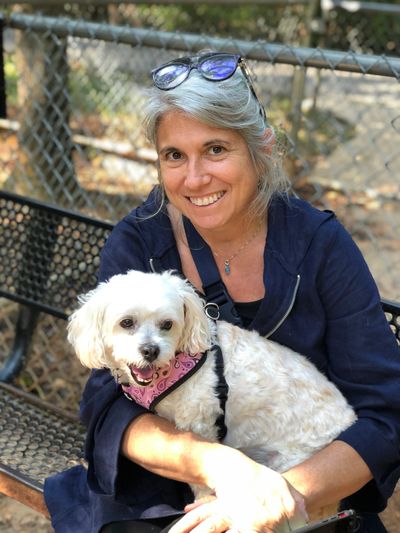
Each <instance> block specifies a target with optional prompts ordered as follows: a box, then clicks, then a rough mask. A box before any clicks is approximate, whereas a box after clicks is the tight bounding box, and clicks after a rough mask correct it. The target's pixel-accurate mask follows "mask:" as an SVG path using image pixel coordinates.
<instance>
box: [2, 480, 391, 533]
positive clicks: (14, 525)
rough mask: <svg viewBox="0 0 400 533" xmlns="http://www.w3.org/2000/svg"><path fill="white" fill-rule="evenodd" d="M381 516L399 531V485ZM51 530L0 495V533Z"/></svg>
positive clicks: (44, 521)
mask: <svg viewBox="0 0 400 533" xmlns="http://www.w3.org/2000/svg"><path fill="white" fill-rule="evenodd" d="M382 518H383V520H384V523H385V526H386V528H387V530H388V532H389V533H399V531H400V487H399V489H398V490H397V491H396V492H395V494H394V496H393V497H392V498H391V500H390V502H389V506H388V508H387V509H386V510H385V512H384V513H382ZM52 531H54V530H53V528H52V527H51V525H50V522H49V521H48V520H47V519H45V518H44V517H43V516H42V515H40V514H39V513H36V512H34V511H31V510H30V509H29V508H28V507H25V506H24V505H22V504H20V503H18V502H16V501H14V500H11V499H10V498H6V497H4V496H0V533H51V532H52ZM77 533H79V532H77Z"/></svg>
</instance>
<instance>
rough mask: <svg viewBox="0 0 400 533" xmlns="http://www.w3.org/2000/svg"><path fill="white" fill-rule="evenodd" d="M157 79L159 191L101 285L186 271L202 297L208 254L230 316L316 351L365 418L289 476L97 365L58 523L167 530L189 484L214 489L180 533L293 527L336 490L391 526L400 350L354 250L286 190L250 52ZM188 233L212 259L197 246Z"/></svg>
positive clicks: (149, 124)
mask: <svg viewBox="0 0 400 533" xmlns="http://www.w3.org/2000/svg"><path fill="white" fill-rule="evenodd" d="M153 80H154V85H155V87H154V88H153V89H152V91H151V94H150V97H149V103H148V105H147V109H146V120H145V127H146V130H147V133H148V136H149V138H150V139H151V140H152V142H153V143H154V145H155V147H156V149H157V153H158V168H159V180H160V185H159V186H158V187H156V189H155V190H154V191H152V193H151V194H150V196H149V198H148V199H147V200H146V201H145V203H144V204H143V205H142V206H140V207H138V208H137V209H135V210H133V211H132V213H130V214H129V215H128V216H127V217H126V218H124V219H123V220H122V221H121V222H120V223H119V224H118V225H117V226H116V228H115V229H114V231H113V233H112V235H111V237H110V238H109V240H108V242H107V244H106V246H105V248H104V250H103V253H102V259H101V266H100V272H99V281H105V280H107V279H109V278H110V277H111V276H112V275H114V274H119V273H124V272H126V271H127V270H130V269H137V270H142V271H151V270H152V271H163V270H168V269H175V270H177V272H178V273H180V274H182V275H184V276H185V277H186V278H188V279H189V280H190V281H191V283H192V284H193V285H194V286H195V287H197V289H198V290H199V291H203V290H206V289H205V283H204V279H203V272H204V267H205V263H207V265H211V264H212V266H213V268H214V271H216V272H218V276H219V281H218V284H217V285H218V287H222V293H221V294H222V295H223V296H224V297H226V298H227V301H228V304H229V303H232V302H233V308H232V307H231V308H230V307H229V305H228V308H227V309H228V311H227V313H226V314H225V315H224V318H225V319H228V320H229V319H230V318H232V319H233V320H237V319H238V318H239V319H241V323H242V326H243V327H246V328H249V329H255V330H257V331H258V332H259V333H260V334H261V335H266V336H269V337H270V338H271V339H273V340H275V341H277V342H280V343H281V344H284V345H287V346H289V347H290V348H292V349H294V350H295V351H298V352H300V353H302V354H304V355H306V356H307V357H308V358H309V359H310V360H312V361H313V362H314V363H315V364H316V365H317V367H318V368H319V369H320V370H322V371H323V372H324V373H326V374H327V375H328V376H329V377H330V379H332V380H333V381H334V382H335V383H336V385H337V386H338V387H339V388H340V389H341V391H342V392H343V394H344V395H345V396H346V397H347V399H348V400H349V402H350V403H351V404H352V405H353V407H354V409H355V410H356V412H357V415H358V421H357V422H356V423H355V424H354V425H353V426H351V427H350V428H349V429H348V430H346V431H345V432H343V433H342V434H341V435H339V437H338V438H337V440H335V441H334V442H332V443H331V444H330V445H329V446H328V447H327V448H325V449H324V450H322V451H321V452H319V453H317V454H316V455H314V456H313V457H312V458H310V459H309V460H307V461H306V462H305V463H302V464H300V465H298V466H296V467H294V468H292V469H290V470H289V471H288V472H285V473H283V474H282V475H281V474H278V473H276V472H273V471H272V470H270V469H268V468H267V467H265V466H262V465H260V464H258V463H257V462H255V461H253V460H251V459H249V458H248V457H246V456H245V455H244V454H242V453H241V452H240V451H238V450H234V449H232V448H229V447H227V446H225V445H224V444H223V443H222V442H207V441H205V440H204V439H202V438H200V437H199V436H197V435H195V434H192V433H188V432H181V431H178V430H177V429H176V428H175V427H173V426H172V425H171V424H170V423H169V422H167V421H165V420H163V419H161V418H159V417H158V416H156V415H154V414H152V413H150V412H148V411H147V410H146V409H144V408H143V407H141V406H139V405H137V404H135V403H134V402H129V401H128V400H127V399H126V398H125V397H124V395H123V394H122V392H121V390H120V389H119V388H118V387H116V386H115V383H114V382H113V379H112V377H111V376H110V375H109V374H108V372H107V371H105V370H104V371H96V372H94V373H93V374H92V376H91V378H90V380H89V382H88V384H87V387H86V389H85V391H84V395H83V400H82V407H81V415H82V419H83V421H84V422H85V424H86V425H87V427H88V437H87V445H86V456H87V459H88V464H89V467H88V472H87V476H86V473H85V472H84V471H83V469H81V468H80V467H79V468H77V469H74V470H71V471H69V472H67V473H64V474H62V475H59V476H57V477H56V478H52V479H50V480H48V481H47V483H46V499H47V502H48V505H49V508H50V511H51V512H52V520H53V525H54V527H55V529H56V531H57V532H58V531H60V532H64V531H82V532H86V531H87V532H97V531H103V532H104V533H105V532H113V531H160V530H162V528H164V527H166V526H167V525H168V524H170V523H171V522H172V521H174V520H175V519H176V518H177V517H178V516H180V514H181V513H182V511H183V509H184V507H185V505H186V504H188V503H189V502H190V500H191V494H190V491H189V490H188V487H187V485H186V484H187V483H189V482H190V483H197V484H205V485H208V486H209V487H211V488H212V489H213V490H214V492H215V497H214V498H212V499H211V500H210V501H208V502H203V503H202V504H201V505H197V506H195V507H194V508H193V507H192V508H187V510H188V511H189V512H187V514H186V515H185V516H184V517H183V518H181V519H180V520H179V521H178V522H177V523H176V524H175V525H174V526H173V531H174V532H182V531H198V532H203V531H227V530H235V531H240V532H242V533H249V532H251V531H263V532H270V531H278V530H279V531H287V530H290V528H291V527H294V523H295V520H296V519H297V518H298V517H299V516H301V515H302V514H303V516H304V513H303V510H304V508H305V509H306V510H307V512H308V513H313V512H315V511H316V510H318V509H320V508H321V507H324V506H325V505H328V504H331V503H332V502H336V501H339V500H344V501H345V503H344V504H343V505H346V506H350V507H353V508H355V509H356V510H357V511H358V512H359V513H360V515H361V517H362V524H361V529H360V531H363V532H367V531H368V532H374V533H378V532H380V531H385V529H384V527H383V525H382V523H381V522H380V520H379V518H378V515H377V512H379V511H380V510H382V508H383V507H384V505H385V501H386V499H387V498H388V497H389V496H390V494H391V492H392V491H393V489H394V487H395V484H396V481H397V479H398V477H399V475H400V468H399V465H400V461H399V459H400V452H399V449H400V447H399V441H398V435H399V434H400V389H399V387H398V383H399V378H400V357H399V348H398V346H397V344H396V341H395V338H394V336H393V334H392V333H391V331H390V329H389V327H388V325H387V321H386V319H385V317H384V315H383V313H382V311H381V307H380V298H379V294H378V291H377V288H376V285H375V283H374V281H373V279H372V277H371V275H370V273H369V270H368V268H367V266H366V264H365V262H364V260H363V258H362V256H361V254H360V252H359V250H358V249H357V247H356V246H355V244H354V243H353V241H352V240H351V238H350V236H349V235H348V234H347V232H346V231H345V230H344V228H343V227H342V226H341V225H340V224H339V222H338V221H337V220H336V218H335V217H334V215H333V214H332V213H331V212H320V211H318V210H316V209H314V208H312V207H311V206H309V205H308V204H307V203H305V202H303V201H301V200H299V199H297V198H293V197H291V196H290V195H289V194H288V181H287V179H286V178H285V176H284V175H283V173H282V171H281V166H280V161H279V157H278V155H277V150H276V143H275V137H274V133H273V130H272V128H271V127H270V126H269V125H268V123H267V120H266V117H265V112H264V109H263V107H262V106H261V104H260V102H259V100H258V99H257V96H256V93H255V91H254V88H253V85H252V82H251V79H250V77H249V75H248V72H247V70H246V67H245V64H244V61H243V59H242V58H241V57H240V56H238V55H235V54H227V53H207V54H200V55H198V56H192V57H185V58H178V59H176V60H174V61H171V62H169V63H167V64H166V65H162V66H161V67H159V68H157V69H156V70H155V71H153ZM185 221H186V222H185ZM188 224H189V226H188ZM193 234H194V235H195V236H196V238H198V239H200V242H201V243H202V248H204V249H205V250H207V251H208V255H207V256H201V257H198V256H197V255H196V254H195V247H194V246H192V245H191V241H190V239H191V236H190V235H192V236H193ZM188 239H189V240H188ZM197 242H199V241H197ZM204 257H207V259H204ZM206 270H207V269H206ZM207 290H208V289H207ZM206 293H207V291H206ZM225 303H226V302H225ZM224 305H225V304H224ZM372 373H373V375H372ZM253 393H254V394H256V391H249V395H251V394H253ZM266 408H267V406H266ZM310 423H312V421H310ZM293 431H296V428H293ZM346 498H347V500H346ZM66 509H67V510H68V512H66ZM367 512H368V514H367ZM78 524H79V526H78ZM278 528H281V529H278ZM285 528H286V529H285Z"/></svg>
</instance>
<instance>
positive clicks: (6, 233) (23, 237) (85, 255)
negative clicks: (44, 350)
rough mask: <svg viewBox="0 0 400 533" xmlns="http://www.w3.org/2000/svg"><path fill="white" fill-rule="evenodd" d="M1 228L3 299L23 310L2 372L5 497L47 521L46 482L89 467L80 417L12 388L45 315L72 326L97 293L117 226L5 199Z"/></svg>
mask: <svg viewBox="0 0 400 533" xmlns="http://www.w3.org/2000/svg"><path fill="white" fill-rule="evenodd" d="M0 228H1V229H0V297H2V298H3V299H4V298H5V299H7V300H12V301H15V302H18V303H19V304H20V305H19V314H18V318H17V320H16V324H15V337H14V341H13V345H12V348H11V351H10V353H9V354H8V356H6V358H5V359H4V357H3V359H4V364H3V366H2V367H1V368H0V492H2V493H3V494H5V495H7V496H10V497H12V498H15V499H16V500H18V501H20V502H22V503H24V504H26V505H28V506H30V507H32V508H33V509H35V510H37V511H40V512H42V513H43V514H47V510H46V507H45V504H44V501H43V483H44V479H45V478H46V477H47V476H49V475H51V474H54V473H56V472H59V471H61V470H63V469H66V468H68V467H70V466H72V465H74V464H77V463H79V462H81V461H82V453H83V441H84V429H83V427H82V426H81V425H80V423H79V420H78V417H77V416H74V415H72V414H71V413H68V412H66V411H64V410H62V409H57V408H56V407H53V406H51V405H49V404H48V403H46V402H44V401H41V400H40V399H39V398H38V397H37V396H35V395H33V394H28V393H26V392H23V391H22V390H21V389H18V388H17V387H16V386H14V385H12V384H11V383H12V381H13V380H14V378H15V377H16V376H17V375H18V373H19V372H20V370H21V369H22V367H23V366H24V365H25V363H26V361H27V359H28V355H29V350H30V345H31V340H32V335H33V333H34V331H35V327H36V325H37V321H38V318H39V315H40V314H41V313H48V314H50V315H53V316H56V317H59V318H62V319H66V318H67V317H68V315H69V313H70V312H71V310H72V309H73V308H74V306H75V305H76V299H77V295H78V294H81V293H83V292H86V291H88V290H90V289H92V288H93V287H95V285H96V272H97V269H98V264H99V252H100V250H101V248H102V246H103V245H104V242H105V240H106V238H107V236H108V235H109V233H110V231H111V229H112V225H111V224H108V223H105V222H101V221H98V220H95V219H92V218H89V217H85V216H82V215H80V214H77V213H72V212H68V211H65V210H63V209H58V208H55V207H53V206H50V205H46V204H43V203H40V202H37V201H34V200H29V199H26V198H23V197H20V196H17V195H14V194H10V193H6V192H0ZM3 301H4V300H3ZM3 355H4V354H2V356H3Z"/></svg>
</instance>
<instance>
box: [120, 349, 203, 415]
mask: <svg viewBox="0 0 400 533" xmlns="http://www.w3.org/2000/svg"><path fill="white" fill-rule="evenodd" d="M206 359H207V352H205V353H197V354H189V353H185V352H180V353H177V354H176V355H175V357H174V358H173V359H172V360H171V361H170V362H169V363H168V364H167V365H166V366H163V367H157V368H156V370H155V371H154V377H153V381H152V382H151V383H150V384H149V385H147V386H142V387H141V386H140V385H132V386H129V387H127V386H126V385H122V390H123V391H124V394H125V396H126V397H127V398H128V399H129V400H134V401H135V402H137V403H138V404H139V405H141V406H142V407H145V408H146V409H150V410H154V407H155V406H156V405H157V404H158V403H159V402H160V401H161V400H162V399H163V398H165V396H167V394H169V393H170V392H172V391H173V390H175V389H176V388H178V387H179V385H181V384H182V383H183V382H184V381H186V380H187V379H188V378H190V376H192V375H193V374H194V373H195V372H196V370H198V369H199V368H200V367H201V366H202V365H203V364H204V362H205V361H206Z"/></svg>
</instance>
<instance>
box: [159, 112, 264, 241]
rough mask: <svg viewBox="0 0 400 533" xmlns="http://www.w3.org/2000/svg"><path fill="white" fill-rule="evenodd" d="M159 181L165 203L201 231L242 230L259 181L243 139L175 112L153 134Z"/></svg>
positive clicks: (235, 133) (165, 116)
mask: <svg viewBox="0 0 400 533" xmlns="http://www.w3.org/2000/svg"><path fill="white" fill-rule="evenodd" d="M157 152H158V156H159V164H160V173H161V180H162V183H163V185H164V188H165V191H166V194H167V196H168V199H169V201H170V202H171V203H172V204H173V205H174V206H175V207H176V208H177V209H178V210H179V211H180V212H181V213H182V214H184V215H185V216H187V217H188V218H189V219H190V220H191V221H192V223H193V225H194V226H196V227H197V228H199V229H203V230H205V231H207V230H212V229H219V230H228V231H232V230H235V229H237V228H239V229H243V221H244V217H246V216H247V215H248V209H249V205H250V202H251V201H252V200H253V199H254V197H255V195H256V194H257V182H258V176H257V174H256V170H255V167H254V164H253V162H252V159H251V157H250V153H249V149H248V147H247V144H246V142H245V140H244V139H243V137H242V136H241V135H240V134H239V133H237V132H236V131H234V130H229V129H223V128H216V127H212V126H208V125H207V124H204V123H203V122H199V121H198V120H195V119H194V118H192V117H190V116H188V115H185V114H184V113H182V112H179V111H171V112H168V113H166V114H165V115H164V116H163V117H162V118H161V121H160V123H159V126H158V130H157Z"/></svg>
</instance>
